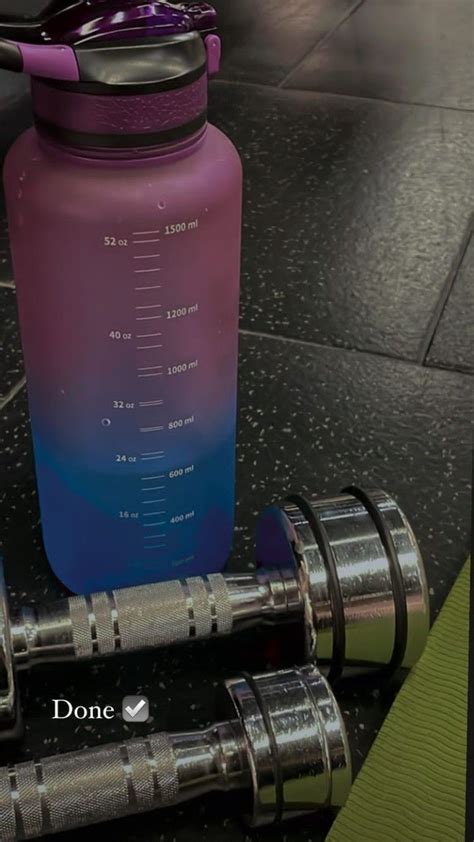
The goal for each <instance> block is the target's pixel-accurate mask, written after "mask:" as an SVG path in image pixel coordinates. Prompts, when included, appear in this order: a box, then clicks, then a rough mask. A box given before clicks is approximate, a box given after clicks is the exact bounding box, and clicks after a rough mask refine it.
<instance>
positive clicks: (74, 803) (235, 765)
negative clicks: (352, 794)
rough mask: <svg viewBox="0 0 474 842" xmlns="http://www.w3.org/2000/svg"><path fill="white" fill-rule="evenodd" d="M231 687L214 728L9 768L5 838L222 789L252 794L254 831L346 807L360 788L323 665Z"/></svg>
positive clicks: (3, 780) (0, 779)
mask: <svg viewBox="0 0 474 842" xmlns="http://www.w3.org/2000/svg"><path fill="white" fill-rule="evenodd" d="M225 690H226V693H225V694H223V696H224V698H223V702H224V704H223V711H222V714H223V716H224V717H225V718H223V719H222V721H219V722H218V723H216V724H214V725H212V726H211V727H210V728H208V729H206V730H205V731H191V732H188V733H176V734H154V735H151V736H149V737H146V738H139V739H133V740H128V741H127V742H124V743H122V744H115V745H109V746H102V747H100V748H95V749H86V750H83V751H78V752H74V753H72V754H64V755H57V756H53V757H49V758H46V759H44V760H41V761H39V762H35V763H34V762H33V763H32V762H27V763H19V764H17V765H16V766H12V767H10V768H3V769H0V840H1V842H16V840H20V839H30V838H34V837H38V836H43V835H45V834H49V833H58V832H61V831H66V830H73V829H75V828H78V827H84V826H87V825H91V824H95V823H98V822H103V821H107V820H109V819H115V818H120V817H123V816H127V815H131V814H135V813H142V812H145V811H148V810H153V809H157V808H160V807H168V806H171V805H173V804H178V803H181V802H183V801H188V800H189V799H191V798H194V797H196V796H200V795H203V794H204V793H207V792H212V791H215V790H221V791H223V790H225V791H227V790H250V791H251V792H252V794H253V798H249V799H248V804H247V805H246V807H245V813H246V815H247V818H248V820H249V822H250V824H251V825H260V824H269V823H272V822H279V821H281V820H282V819H286V818H291V817H293V816H297V815H304V814H305V813H308V812H312V811H314V810H317V809H319V808H321V807H338V806H342V804H344V802H345V801H346V798H347V795H348V792H349V789H350V785H351V760H350V751H349V747H348V742H347V735H346V731H345V727H344V722H343V719H342V716H341V712H340V710H339V708H338V706H337V702H336V700H335V698H334V696H333V694H332V692H331V690H330V688H329V685H328V683H327V681H326V679H325V678H323V677H322V675H321V674H320V673H319V672H318V671H317V670H316V669H315V668H311V667H305V668H303V669H300V670H297V669H293V670H285V671H281V672H275V673H267V674H265V675H258V676H253V677H251V676H245V677H242V678H235V679H231V680H229V681H227V682H226V683H225Z"/></svg>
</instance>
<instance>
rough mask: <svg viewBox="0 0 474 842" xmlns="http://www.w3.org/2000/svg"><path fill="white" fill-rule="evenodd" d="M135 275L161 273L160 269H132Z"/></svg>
mask: <svg viewBox="0 0 474 842" xmlns="http://www.w3.org/2000/svg"><path fill="white" fill-rule="evenodd" d="M133 271H134V273H135V275H145V274H146V273H147V272H161V269H158V268H157V269H134V270H133Z"/></svg>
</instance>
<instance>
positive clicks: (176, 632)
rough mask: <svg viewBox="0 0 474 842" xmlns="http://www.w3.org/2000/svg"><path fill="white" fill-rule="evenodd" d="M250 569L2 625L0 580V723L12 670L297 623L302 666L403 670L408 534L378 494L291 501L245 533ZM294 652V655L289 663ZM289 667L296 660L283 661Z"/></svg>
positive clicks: (407, 646) (10, 718) (417, 613)
mask: <svg viewBox="0 0 474 842" xmlns="http://www.w3.org/2000/svg"><path fill="white" fill-rule="evenodd" d="M257 561H258V564H259V565H260V567H259V569H258V570H257V572H256V573H254V574H251V573H240V574H234V573H228V574H224V575H221V574H212V575H208V576H203V577H193V578H189V579H183V580H177V581H174V582H163V583H160V584H155V585H143V586H140V587H136V588H129V589H124V590H116V591H110V592H107V593H100V594H93V595H91V596H76V597H71V598H69V599H65V600H62V601H59V602H56V603H53V604H51V605H49V606H37V607H25V608H23V609H21V610H20V611H19V612H18V614H17V615H16V616H14V617H12V618H11V619H10V618H9V616H8V608H7V602H6V595H5V586H4V583H2V579H1V575H0V723H1V725H2V726H3V734H4V736H5V735H8V734H9V733H11V731H12V729H13V728H14V726H15V723H16V720H17V695H16V692H15V673H16V671H17V669H22V668H23V669H25V668H30V667H31V666H33V665H34V664H36V663H53V662H55V661H66V660H83V659H91V658H96V657H105V656H110V655H113V654H119V653H123V652H139V651H145V650H146V649H157V648H159V647H163V646H168V645H171V644H177V643H185V642H187V641H191V640H198V639H204V638H210V637H213V636H219V635H229V634H231V633H233V632H237V631H239V629H243V628H246V627H248V626H255V625H258V624H261V623H279V622H282V621H285V620H294V621H300V622H301V621H303V622H304V625H305V629H306V652H305V660H316V661H317V662H318V665H319V666H320V668H321V669H322V670H323V671H324V672H325V673H327V674H328V675H329V679H330V681H333V680H335V679H337V678H338V677H339V676H340V675H341V674H342V673H343V672H344V673H348V672H351V671H354V670H368V669H374V668H381V667H382V668H388V669H391V670H395V669H396V668H397V667H399V666H400V665H402V666H405V667H410V666H412V665H413V664H414V663H415V661H416V660H417V658H418V657H419V655H420V653H421V651H422V650H423V647H424V644H425V641H426V636H427V633H428V625H429V616H428V614H429V611H428V590H427V586H426V579H425V574H424V570H423V563H422V560H421V556H420V552H419V550H418V547H417V543H416V540H415V537H414V535H413V532H412V530H411V528H410V526H409V524H408V521H407V520H406V518H405V516H404V515H403V513H402V512H401V510H400V509H399V507H398V505H397V504H396V503H395V502H394V501H393V500H392V499H391V498H390V497H389V496H388V495H387V494H385V493H384V492H382V491H372V492H363V491H360V490H358V489H355V488H351V489H349V490H348V491H347V492H346V493H343V494H341V495H339V496H337V497H331V498H325V499H320V500H318V499H314V500H313V501H312V502H311V503H309V502H308V501H307V500H305V499H304V498H302V497H296V496H295V497H291V498H289V499H288V500H287V501H286V502H285V503H283V504H282V505H281V506H275V507H272V508H270V509H267V510H266V511H265V512H264V513H263V515H262V517H261V518H260V521H259V523H258V528H257ZM301 654H302V653H300V655H301ZM295 660H297V661H302V660H304V659H303V657H300V656H299V657H297V658H295Z"/></svg>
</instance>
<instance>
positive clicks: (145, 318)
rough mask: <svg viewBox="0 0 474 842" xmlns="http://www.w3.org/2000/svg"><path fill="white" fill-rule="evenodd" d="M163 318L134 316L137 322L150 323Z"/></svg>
mask: <svg viewBox="0 0 474 842" xmlns="http://www.w3.org/2000/svg"><path fill="white" fill-rule="evenodd" d="M162 318H163V316H135V320H136V321H137V322H151V321H152V320H153V319H162Z"/></svg>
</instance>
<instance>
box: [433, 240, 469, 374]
mask: <svg viewBox="0 0 474 842" xmlns="http://www.w3.org/2000/svg"><path fill="white" fill-rule="evenodd" d="M473 324H474V236H471V239H470V241H469V245H468V247H467V249H466V253H465V255H464V259H463V262H462V264H461V267H460V269H459V273H458V275H457V278H456V279H455V281H454V286H453V289H452V291H451V295H450V296H449V298H448V301H447V304H446V307H445V309H444V312H443V315H442V317H441V320H440V323H439V325H438V329H437V331H436V333H435V336H434V339H433V342H432V345H431V348H430V351H429V353H428V358H427V362H428V365H435V366H441V367H442V368H454V369H458V370H459V371H470V372H472V373H474V343H473V334H474V330H473Z"/></svg>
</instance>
